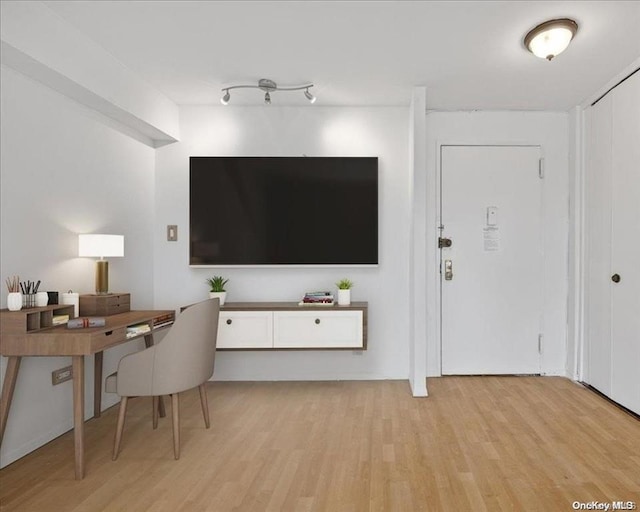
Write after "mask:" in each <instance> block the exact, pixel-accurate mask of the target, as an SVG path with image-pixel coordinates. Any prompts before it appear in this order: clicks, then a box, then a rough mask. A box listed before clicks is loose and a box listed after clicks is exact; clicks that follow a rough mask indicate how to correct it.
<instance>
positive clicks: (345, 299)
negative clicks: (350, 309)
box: [338, 290, 351, 306]
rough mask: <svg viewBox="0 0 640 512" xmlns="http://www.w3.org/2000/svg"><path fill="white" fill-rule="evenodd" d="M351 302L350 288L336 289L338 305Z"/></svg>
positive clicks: (345, 304) (346, 304)
mask: <svg viewBox="0 0 640 512" xmlns="http://www.w3.org/2000/svg"><path fill="white" fill-rule="evenodd" d="M349 304H351V290H338V306H348V305H349Z"/></svg>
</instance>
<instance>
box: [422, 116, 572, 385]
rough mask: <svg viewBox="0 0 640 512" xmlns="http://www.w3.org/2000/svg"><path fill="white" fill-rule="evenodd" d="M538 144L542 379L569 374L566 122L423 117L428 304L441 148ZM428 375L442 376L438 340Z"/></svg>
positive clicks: (431, 342) (431, 343)
mask: <svg viewBox="0 0 640 512" xmlns="http://www.w3.org/2000/svg"><path fill="white" fill-rule="evenodd" d="M444 143H446V144H537V145H540V146H541V148H542V155H543V157H544V158H545V178H544V181H543V205H542V211H543V232H544V240H543V243H544V251H545V257H544V284H543V288H544V294H545V297H544V312H543V314H544V329H543V331H544V345H543V353H542V358H541V371H542V373H543V374H551V375H567V374H568V373H567V367H566V366H567V353H566V350H567V283H568V261H567V260H568V222H569V204H568V201H569V120H568V115H567V114H566V113H552V112H431V113H428V114H427V190H428V193H427V218H428V221H427V230H428V234H427V249H426V255H425V261H426V262H427V267H428V268H429V269H430V270H428V284H427V286H428V293H429V298H428V304H427V308H428V309H429V307H431V309H432V310H433V309H434V304H435V299H436V297H435V294H436V290H437V289H438V288H437V278H438V274H437V267H436V263H437V260H436V258H435V254H436V240H437V234H436V230H435V226H436V222H437V219H436V203H437V195H436V175H437V172H439V170H438V169H437V163H438V158H437V152H438V148H439V144H444ZM427 345H428V346H427V371H428V374H429V375H440V340H439V337H438V336H437V335H432V336H430V337H429V338H428V342H427Z"/></svg>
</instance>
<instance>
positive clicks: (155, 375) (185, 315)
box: [151, 299, 220, 395]
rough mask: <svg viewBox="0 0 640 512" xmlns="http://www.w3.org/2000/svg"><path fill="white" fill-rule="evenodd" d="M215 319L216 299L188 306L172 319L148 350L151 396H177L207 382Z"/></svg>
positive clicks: (213, 352) (213, 355)
mask: <svg viewBox="0 0 640 512" xmlns="http://www.w3.org/2000/svg"><path fill="white" fill-rule="evenodd" d="M219 315H220V301H219V299H208V300H205V301H203V302H198V303H197V304H194V305H192V306H189V307H188V308H187V309H185V310H184V311H183V312H182V313H180V314H179V315H178V316H177V317H176V321H175V322H174V324H173V325H172V326H171V328H170V329H169V332H167V334H166V336H165V337H164V339H163V340H162V341H161V342H160V343H158V344H157V345H155V346H154V347H152V348H154V349H155V356H154V361H153V371H152V383H151V394H152V395H168V394H172V393H179V392H180V391H185V390H187V389H192V388H194V387H196V386H199V385H200V384H203V383H204V382H206V381H207V380H209V379H210V378H211V376H212V375H213V367H214V363H215V358H216V342H217V338H218V317H219Z"/></svg>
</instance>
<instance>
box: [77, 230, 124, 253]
mask: <svg viewBox="0 0 640 512" xmlns="http://www.w3.org/2000/svg"><path fill="white" fill-rule="evenodd" d="M78 256H80V257H89V258H107V257H108V258H113V257H119V256H124V236H122V235H78Z"/></svg>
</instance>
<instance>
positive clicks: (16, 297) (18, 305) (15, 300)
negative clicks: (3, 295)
mask: <svg viewBox="0 0 640 512" xmlns="http://www.w3.org/2000/svg"><path fill="white" fill-rule="evenodd" d="M7 309H8V310H9V311H20V310H21V309H22V294H21V293H20V292H11V293H10V294H9V295H7Z"/></svg>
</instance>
